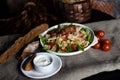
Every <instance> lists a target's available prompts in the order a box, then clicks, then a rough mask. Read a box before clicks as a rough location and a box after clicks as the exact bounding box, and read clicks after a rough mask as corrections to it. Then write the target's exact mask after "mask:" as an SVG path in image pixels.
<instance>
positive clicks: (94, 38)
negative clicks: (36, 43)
mask: <svg viewBox="0 0 120 80" xmlns="http://www.w3.org/2000/svg"><path fill="white" fill-rule="evenodd" d="M70 24H71V23H61V24H60V25H70ZM72 24H73V25H77V26H81V27H83V28H87V29H88V30H89V31H90V32H91V33H92V35H93V41H92V42H91V44H89V46H87V47H86V48H85V49H84V51H86V50H88V49H89V48H91V47H92V46H94V45H95V44H96V43H97V42H98V39H97V37H96V36H95V33H94V31H93V30H92V29H91V28H90V27H88V26H85V25H83V24H78V23H72ZM55 28H58V25H55V26H52V27H50V28H49V29H47V30H46V31H44V32H43V33H42V34H40V36H41V35H42V36H44V35H45V34H46V33H47V32H49V31H51V30H53V29H55ZM40 43H41V45H42V46H44V44H43V42H42V40H41V39H40ZM84 51H75V52H69V53H59V52H54V51H51V50H47V52H49V53H53V54H56V55H59V56H72V55H77V54H80V53H82V52H84Z"/></svg>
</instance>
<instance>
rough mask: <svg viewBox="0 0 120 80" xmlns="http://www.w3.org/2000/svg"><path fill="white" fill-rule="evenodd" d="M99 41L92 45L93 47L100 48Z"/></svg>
mask: <svg viewBox="0 0 120 80" xmlns="http://www.w3.org/2000/svg"><path fill="white" fill-rule="evenodd" d="M100 45H101V44H100V42H98V43H97V44H95V45H94V46H93V48H95V49H99V48H100Z"/></svg>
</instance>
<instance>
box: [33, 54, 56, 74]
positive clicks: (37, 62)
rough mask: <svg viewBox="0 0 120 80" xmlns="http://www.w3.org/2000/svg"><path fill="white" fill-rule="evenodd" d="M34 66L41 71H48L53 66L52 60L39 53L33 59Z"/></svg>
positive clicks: (47, 55) (46, 55)
mask: <svg viewBox="0 0 120 80" xmlns="http://www.w3.org/2000/svg"><path fill="white" fill-rule="evenodd" d="M33 64H34V68H35V70H36V71H38V72H41V73H47V72H50V71H51V70H52V69H53V68H54V65H55V64H54V60H53V59H52V57H51V56H50V55H49V54H47V53H43V54H39V55H37V56H36V57H35V58H34V59H33Z"/></svg>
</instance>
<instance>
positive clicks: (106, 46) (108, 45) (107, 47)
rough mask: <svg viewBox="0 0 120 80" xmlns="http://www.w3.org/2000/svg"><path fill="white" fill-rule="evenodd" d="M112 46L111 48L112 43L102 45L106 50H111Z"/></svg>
mask: <svg viewBox="0 0 120 80" xmlns="http://www.w3.org/2000/svg"><path fill="white" fill-rule="evenodd" d="M110 48H111V46H110V44H103V45H102V50H104V51H109V50H110Z"/></svg>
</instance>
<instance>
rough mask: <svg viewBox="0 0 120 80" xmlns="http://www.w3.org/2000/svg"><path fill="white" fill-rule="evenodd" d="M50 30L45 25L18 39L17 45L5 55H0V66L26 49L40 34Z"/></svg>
mask: <svg viewBox="0 0 120 80" xmlns="http://www.w3.org/2000/svg"><path fill="white" fill-rule="evenodd" d="M47 29H48V24H46V23H44V24H41V25H39V26H37V27H36V28H34V29H32V30H31V31H30V32H28V33H27V34H26V35H24V36H23V37H20V38H18V39H17V40H16V41H15V43H14V44H13V45H12V46H11V47H10V48H8V50H6V51H5V52H4V53H3V54H1V55H0V64H3V63H6V62H7V60H8V59H9V58H10V57H12V56H13V55H15V54H16V53H17V52H19V50H20V49H21V48H22V47H24V46H25V45H26V44H28V43H29V42H30V41H31V40H32V39H34V38H35V37H37V36H38V35H39V34H40V33H42V32H44V31H45V30H47Z"/></svg>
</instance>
